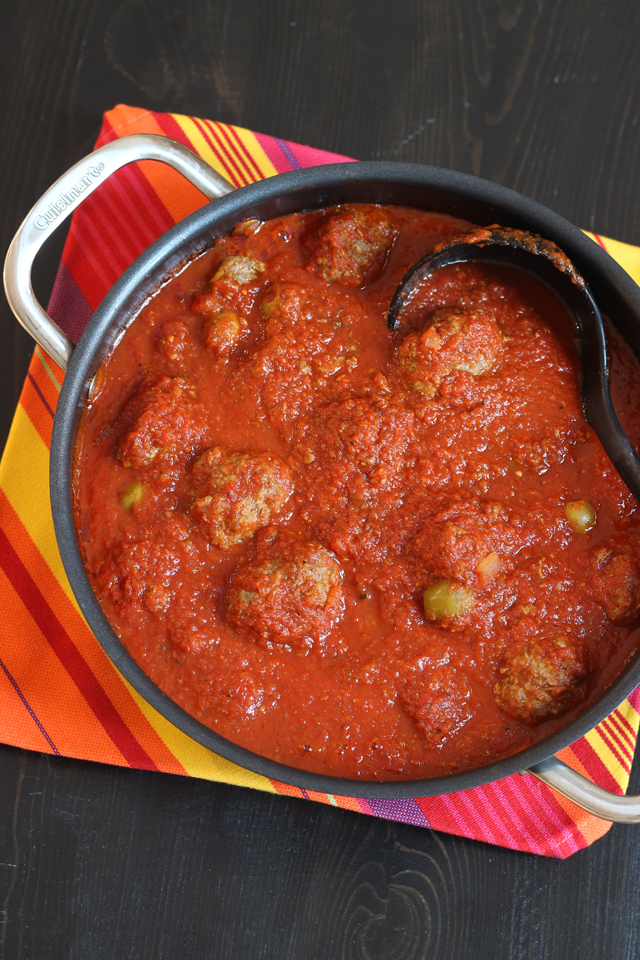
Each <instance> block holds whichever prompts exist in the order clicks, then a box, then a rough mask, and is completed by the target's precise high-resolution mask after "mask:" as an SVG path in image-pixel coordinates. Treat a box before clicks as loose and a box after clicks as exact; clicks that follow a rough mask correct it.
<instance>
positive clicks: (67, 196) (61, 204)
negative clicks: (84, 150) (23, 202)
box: [33, 163, 104, 230]
mask: <svg viewBox="0 0 640 960" xmlns="http://www.w3.org/2000/svg"><path fill="white" fill-rule="evenodd" d="M103 170H104V163H95V164H93V163H92V164H91V166H90V167H89V168H88V169H87V172H86V173H85V175H84V177H80V179H79V180H77V181H76V182H75V183H74V185H73V186H72V187H70V188H69V189H68V190H67V191H66V193H59V194H58V199H57V200H53V201H52V202H51V203H50V204H49V206H48V207H47V209H46V210H45V211H44V213H41V214H39V215H38V216H37V217H36V218H35V220H34V221H33V225H34V226H35V227H36V228H37V229H38V230H44V229H45V228H46V227H48V226H49V224H50V223H53V221H54V220H55V219H56V217H59V216H60V214H61V213H64V211H65V210H66V209H67V207H71V206H73V204H74V203H75V201H76V200H77V199H78V198H79V196H80V195H81V194H82V193H84V192H85V190H86V189H87V187H90V186H91V184H92V183H93V181H94V180H97V179H98V177H99V176H100V174H101V173H102V171H103Z"/></svg>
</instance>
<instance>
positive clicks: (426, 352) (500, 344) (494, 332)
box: [396, 308, 504, 396]
mask: <svg viewBox="0 0 640 960" xmlns="http://www.w3.org/2000/svg"><path fill="white" fill-rule="evenodd" d="M503 353H504V340H503V337H502V334H501V333H500V330H499V328H498V325H497V323H496V322H495V320H493V319H492V318H491V317H490V316H489V315H488V314H487V313H485V312H484V311H483V310H475V309H470V310H451V309H449V308H447V309H444V310H439V311H438V312H437V313H436V314H434V317H433V322H432V323H431V325H430V326H428V327H427V328H426V329H425V330H421V331H419V332H414V333H410V334H409V335H408V336H407V337H406V338H405V339H404V340H403V341H402V343H401V344H400V345H399V347H398V349H397V351H396V354H397V359H398V363H399V365H400V368H401V370H402V372H403V375H404V377H405V379H406V380H408V382H409V385H410V386H411V388H412V389H413V390H415V391H417V392H418V393H426V394H428V395H431V396H433V394H434V393H435V392H436V390H437V388H438V387H439V386H440V384H441V383H442V382H443V380H444V379H445V378H446V377H448V376H449V374H450V373H453V372H454V371H455V370H460V371H466V372H467V373H470V374H471V375H472V376H475V377H479V376H481V375H482V374H485V373H490V372H491V370H493V369H494V367H495V366H496V364H497V363H498V362H499V360H500V359H501V357H502V355H503Z"/></svg>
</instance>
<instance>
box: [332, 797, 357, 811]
mask: <svg viewBox="0 0 640 960" xmlns="http://www.w3.org/2000/svg"><path fill="white" fill-rule="evenodd" d="M333 799H334V800H335V802H336V803H337V804H338V806H339V807H340V808H341V809H342V810H355V812H356V813H362V807H361V806H360V804H359V802H358V800H357V798H356V797H339V796H337V795H336V794H335V793H334V794H333Z"/></svg>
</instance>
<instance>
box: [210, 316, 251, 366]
mask: <svg viewBox="0 0 640 960" xmlns="http://www.w3.org/2000/svg"><path fill="white" fill-rule="evenodd" d="M249 329H250V328H249V323H248V321H247V319H246V317H243V316H242V315H241V314H238V313H235V312H234V311H233V310H221V311H220V313H217V314H214V316H212V317H209V318H208V319H207V320H205V322H204V325H203V327H202V336H203V338H204V342H205V346H207V347H208V348H209V349H210V350H211V351H212V353H214V354H215V355H216V356H217V357H228V356H229V354H230V353H232V352H233V350H235V348H236V347H237V345H238V344H239V343H240V341H241V340H242V339H243V337H245V336H246V335H247V333H248V332H249Z"/></svg>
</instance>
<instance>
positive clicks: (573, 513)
mask: <svg viewBox="0 0 640 960" xmlns="http://www.w3.org/2000/svg"><path fill="white" fill-rule="evenodd" d="M564 515H565V517H566V518H567V520H568V522H569V526H570V527H571V529H572V530H573V532H574V533H586V532H587V531H588V530H591V528H592V527H595V525H596V512H595V510H594V509H593V507H592V506H591V504H590V503H589V501H588V500H570V501H569V502H568V503H565V505H564Z"/></svg>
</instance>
